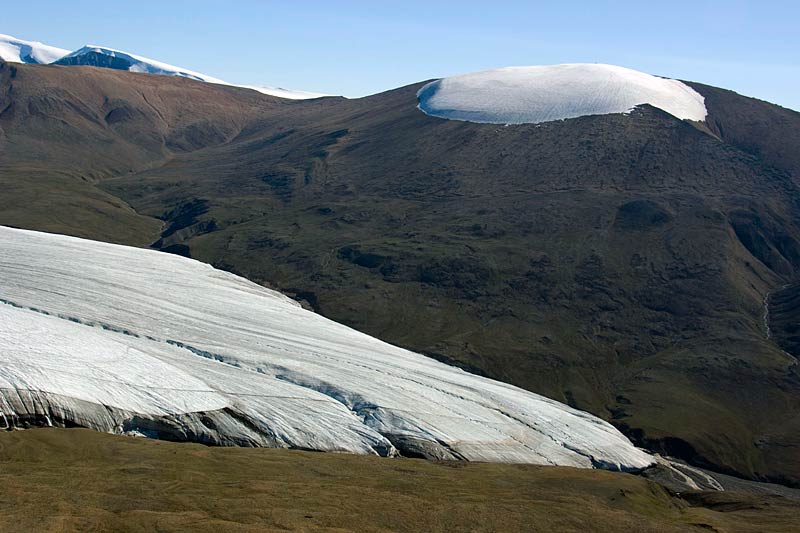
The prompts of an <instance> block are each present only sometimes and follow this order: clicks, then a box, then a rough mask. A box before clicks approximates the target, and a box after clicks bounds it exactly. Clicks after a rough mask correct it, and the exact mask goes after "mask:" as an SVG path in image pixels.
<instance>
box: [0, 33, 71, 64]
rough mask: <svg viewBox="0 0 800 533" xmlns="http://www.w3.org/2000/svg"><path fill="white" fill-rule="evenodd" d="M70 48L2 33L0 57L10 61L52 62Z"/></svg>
mask: <svg viewBox="0 0 800 533" xmlns="http://www.w3.org/2000/svg"><path fill="white" fill-rule="evenodd" d="M68 53H69V50H65V49H63V48H57V47H55V46H48V45H46V44H42V43H39V42H36V41H25V40H22V39H17V38H16V37H12V36H10V35H3V34H0V59H2V60H3V61H8V62H10V63H42V64H46V63H52V62H53V61H56V60H57V59H59V58H61V57H63V56H65V55H67V54H68Z"/></svg>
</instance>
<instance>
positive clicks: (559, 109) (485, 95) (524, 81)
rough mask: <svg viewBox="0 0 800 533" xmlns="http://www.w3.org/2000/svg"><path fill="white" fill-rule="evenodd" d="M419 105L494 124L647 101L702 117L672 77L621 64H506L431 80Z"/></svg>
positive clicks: (695, 100)
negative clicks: (660, 76)
mask: <svg viewBox="0 0 800 533" xmlns="http://www.w3.org/2000/svg"><path fill="white" fill-rule="evenodd" d="M417 96H418V98H419V108H420V109H421V110H422V111H423V112H425V113H427V114H428V115H432V116H435V117H440V118H446V119H452V120H464V121H470V122H485V123H493V124H523V123H532V124H537V123H541V122H549V121H553V120H562V119H568V118H576V117H580V116H585V115H606V114H611V113H626V112H628V111H630V110H631V109H633V108H634V107H636V106H637V105H641V104H650V105H652V106H654V107H657V108H660V109H662V110H664V111H666V112H667V113H670V114H671V115H674V116H676V117H678V118H680V119H688V120H696V121H700V120H703V119H704V118H705V117H706V114H707V113H706V107H705V104H704V99H703V97H702V96H701V95H700V94H699V93H697V92H696V91H695V90H694V89H692V88H691V87H689V86H688V85H686V84H685V83H682V82H680V81H677V80H671V79H665V78H659V77H656V76H651V75H650V74H645V73H643V72H638V71H636V70H631V69H628V68H624V67H617V66H613V65H602V64H582V63H576V64H566V65H550V66H537V67H507V68H500V69H495V70H486V71H483V72H475V73H471V74H462V75H459V76H452V77H449V78H443V79H440V80H436V81H432V82H430V83H428V84H427V85H425V86H424V87H423V88H422V89H420V90H419V92H418V94H417Z"/></svg>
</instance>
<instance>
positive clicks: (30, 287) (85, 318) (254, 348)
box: [0, 227, 653, 470]
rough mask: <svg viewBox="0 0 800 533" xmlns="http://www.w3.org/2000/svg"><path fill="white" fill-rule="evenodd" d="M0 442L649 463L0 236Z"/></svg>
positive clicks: (362, 341) (546, 411)
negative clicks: (112, 440) (139, 441)
mask: <svg viewBox="0 0 800 533" xmlns="http://www.w3.org/2000/svg"><path fill="white" fill-rule="evenodd" d="M0 251H1V252H2V253H0V413H1V414H0V428H1V427H3V426H10V425H17V426H19V425H24V423H25V422H28V423H33V424H54V425H58V424H65V423H69V424H77V425H81V426H86V427H91V428H94V429H97V430H101V431H108V432H114V433H129V434H143V435H147V436H151V437H164V438H170V439H172V440H186V441H196V442H204V443H213V444H224V445H245V446H272V447H295V448H305V449H313V450H324V451H344V452H351V453H360V454H379V455H386V456H391V455H396V454H398V453H400V454H403V455H417V456H423V457H429V458H446V459H463V460H480V461H501V462H519V463H536V464H557V465H571V466H578V467H586V468H592V467H595V468H607V469H612V470H630V469H638V468H642V467H645V466H647V465H649V464H651V463H653V458H652V457H651V456H650V455H648V454H647V453H645V452H643V451H642V450H639V449H637V448H635V447H634V446H633V445H632V444H631V443H630V442H629V441H628V440H627V439H626V438H625V437H624V436H623V435H622V434H620V433H619V432H618V431H617V430H616V429H615V428H614V427H612V426H611V425H610V424H608V423H606V422H604V421H602V420H600V419H598V418H596V417H594V416H591V415H589V414H587V413H584V412H581V411H577V410H575V409H572V408H570V407H568V406H566V405H563V404H560V403H558V402H555V401H553V400H549V399H547V398H544V397H541V396H538V395H536V394H532V393H529V392H526V391H523V390H521V389H518V388H516V387H513V386H511V385H506V384H503V383H499V382H496V381H493V380H490V379H487V378H483V377H479V376H475V375H472V374H468V373H466V372H464V371H462V370H459V369H457V368H453V367H450V366H447V365H444V364H442V363H439V362H437V361H434V360H432V359H429V358H427V357H424V356H422V355H419V354H416V353H413V352H409V351H407V350H403V349H401V348H397V347H395V346H392V345H389V344H386V343H384V342H381V341H379V340H377V339H375V338H372V337H369V336H367V335H364V334H362V333H359V332H357V331H354V330H352V329H350V328H347V327H345V326H343V325H340V324H337V323H335V322H332V321H330V320H328V319H325V318H323V317H321V316H319V315H317V314H315V313H311V312H309V311H306V310H304V309H302V308H301V307H300V306H299V305H297V303H296V302H294V301H292V300H290V299H288V298H287V297H285V296H283V295H281V294H279V293H276V292H273V291H270V290H267V289H265V288H263V287H261V286H259V285H256V284H254V283H251V282H249V281H247V280H245V279H243V278H240V277H237V276H235V275H233V274H229V273H226V272H222V271H219V270H216V269H214V268H212V267H211V266H209V265H206V264H204V263H200V262H197V261H194V260H191V259H186V258H183V257H178V256H174V255H169V254H165V253H161V252H157V251H153V250H142V249H136V248H129V247H124V246H117V245H111V244H105V243H100V242H94V241H88V240H83V239H77V238H73V237H65V236H59V235H51V234H46V233H38V232H32V231H24V230H16V229H10V228H5V227H0Z"/></svg>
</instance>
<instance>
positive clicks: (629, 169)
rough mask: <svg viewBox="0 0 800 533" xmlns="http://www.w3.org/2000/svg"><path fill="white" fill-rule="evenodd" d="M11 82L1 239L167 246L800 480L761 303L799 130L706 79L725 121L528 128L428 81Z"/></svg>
mask: <svg viewBox="0 0 800 533" xmlns="http://www.w3.org/2000/svg"><path fill="white" fill-rule="evenodd" d="M12 70H13V72H12ZM0 76H1V77H2V82H1V83H0V100H1V101H0V109H3V110H4V111H3V112H2V114H0V128H1V130H0V131H2V133H0V182H2V183H0V184H1V185H2V186H3V187H4V190H5V191H8V192H7V193H5V194H4V195H3V198H2V199H0V223H3V224H10V225H18V226H23V227H27V228H33V229H45V230H50V231H60V232H65V233H72V234H77V235H81V236H86V237H93V238H99V239H105V240H113V241H117V242H125V243H132V244H138V245H142V244H146V243H154V244H155V245H156V246H158V247H161V248H163V249H166V250H168V251H174V252H178V253H182V254H184V255H191V256H192V257H195V258H198V259H201V260H204V261H207V262H210V263H213V264H215V265H217V266H220V267H223V268H226V269H229V270H231V271H234V272H237V273H240V274H243V275H245V276H247V277H249V278H251V279H253V280H256V281H259V282H262V283H269V284H272V285H273V286H277V287H278V288H280V289H282V290H284V291H287V292H290V293H294V294H295V295H296V296H297V297H298V298H299V299H302V300H304V301H305V302H306V303H307V304H308V305H310V306H312V307H314V308H315V309H317V310H318V311H319V312H321V313H323V314H325V315H326V316H328V317H330V318H333V319H335V320H338V321H341V322H344V323H347V324H349V325H352V326H354V327H356V328H358V329H360V330H362V331H365V332H367V333H370V334H373V335H376V336H378V337H380V338H382V339H385V340H387V341H390V342H393V343H397V344H400V345H403V346H406V347H409V348H412V349H414V350H417V351H422V352H425V353H429V354H431V355H432V356H434V357H437V358H440V359H444V360H447V361H450V362H453V363H454V364H458V365H461V366H464V367H466V368H469V369H471V370H473V371H479V372H482V373H485V374H487V375H490V376H492V377H496V378H499V379H502V380H505V381H509V382H512V383H515V384H517V385H520V386H522V387H525V388H527V389H530V390H533V391H536V392H539V393H543V394H546V395H548V396H551V397H553V398H555V399H557V400H560V401H565V402H567V403H570V404H572V405H575V406H577V407H579V408H582V409H586V410H589V411H591V412H593V413H595V414H598V415H600V416H603V417H605V418H608V419H611V420H613V421H614V423H616V424H617V425H618V426H619V427H621V428H623V429H625V430H626V431H627V432H628V434H629V435H630V436H631V437H632V438H634V439H635V440H637V441H638V442H640V443H642V444H645V445H647V446H649V447H651V448H654V449H657V450H661V451H664V452H667V453H670V454H674V455H679V456H681V457H683V458H685V459H688V460H691V461H693V462H695V463H696V464H700V465H705V466H710V467H713V468H717V469H721V470H724V471H727V472H732V473H737V474H739V475H743V476H747V477H753V478H760V479H771V480H779V481H784V482H789V483H798V482H800V464H798V463H797V457H798V456H800V415H798V413H800V410H799V408H800V374H798V368H797V366H796V365H795V364H794V360H793V359H792V358H791V357H790V356H788V355H787V354H785V353H784V352H783V350H782V349H781V347H780V346H778V345H777V344H776V343H775V342H774V339H771V338H768V337H767V335H766V328H765V326H764V323H763V305H762V303H763V298H764V296H765V294H766V293H767V292H768V291H770V290H773V289H775V288H777V287H781V286H783V285H784V284H786V283H788V282H790V281H791V280H793V279H794V277H795V272H796V270H797V269H798V268H799V267H800V195H798V192H800V191H798V171H797V168H798V167H797V161H796V160H795V157H794V156H793V155H792V154H793V153H795V152H799V150H797V148H800V145H798V144H797V143H795V141H793V140H792V135H796V132H797V131H800V114H797V113H794V112H792V111H788V110H783V109H781V108H777V107H776V106H772V105H770V104H766V103H763V102H758V101H753V100H751V99H747V98H744V97H741V96H739V95H736V94H735V93H731V92H729V91H723V90H720V89H715V88H711V87H706V86H702V85H695V87H696V88H697V89H698V90H699V91H701V92H702V93H703V94H704V95H705V96H706V98H707V103H708V107H709V111H710V116H709V119H708V121H707V122H708V124H707V125H700V126H696V125H692V124H689V123H686V122H682V121H679V120H677V119H675V118H674V117H672V116H671V115H668V114H666V113H664V112H662V111H660V110H658V109H655V108H652V107H649V106H642V107H640V108H638V109H637V110H636V111H635V112H633V113H631V114H630V115H626V116H623V115H609V116H595V117H583V118H579V119H573V120H567V121H562V122H554V123H548V124H543V125H539V126H534V125H519V126H511V127H503V126H497V125H487V124H471V123H465V122H452V121H446V120H441V119H437V118H432V117H429V116H426V115H424V114H423V113H420V112H419V111H418V110H417V109H415V105H416V99H415V92H416V89H417V88H418V85H414V86H409V87H405V88H401V89H397V90H394V91H389V92H386V93H382V94H379V95H375V96H372V97H368V98H363V99H358V100H345V99H341V98H324V99H319V100H311V101H302V102H297V101H285V100H280V99H275V98H270V97H267V96H264V95H260V94H257V93H254V92H252V91H247V90H242V89H236V88H231V87H222V86H215V85H209V84H202V83H195V82H192V81H189V80H176V79H169V78H162V77H156V76H147V75H137V74H131V73H122V72H115V71H109V70H101V69H91V68H79V67H60V68H59V67H31V66H25V67H8V66H5V67H3V70H2V75H0ZM776 117H777V118H776ZM765 132H768V133H765ZM792 146H794V147H795V149H794V151H792V150H790V148H791V147H792ZM45 191H46V192H45Z"/></svg>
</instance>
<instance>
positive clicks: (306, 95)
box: [237, 85, 334, 100]
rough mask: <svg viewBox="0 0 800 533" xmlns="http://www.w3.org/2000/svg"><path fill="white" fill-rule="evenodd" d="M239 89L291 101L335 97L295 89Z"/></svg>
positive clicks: (254, 87)
mask: <svg viewBox="0 0 800 533" xmlns="http://www.w3.org/2000/svg"><path fill="white" fill-rule="evenodd" d="M237 87H244V88H245V89H253V90H254V91H258V92H260V93H262V94H268V95H270V96H278V97H280V98H288V99H289V100H309V99H311V98H322V97H323V96H334V95H332V94H325V93H315V92H313V91H296V90H293V89H284V88H283V87H267V86H256V85H237Z"/></svg>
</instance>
